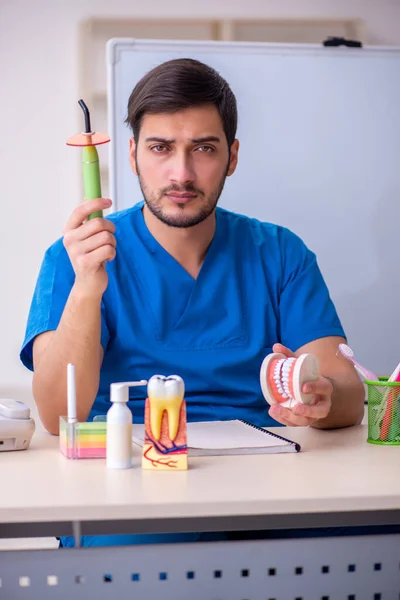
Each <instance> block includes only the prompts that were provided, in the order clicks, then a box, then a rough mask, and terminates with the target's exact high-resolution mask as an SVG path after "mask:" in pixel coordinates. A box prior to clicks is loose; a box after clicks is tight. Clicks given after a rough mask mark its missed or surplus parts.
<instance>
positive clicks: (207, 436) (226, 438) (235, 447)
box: [132, 421, 300, 456]
mask: <svg viewBox="0 0 400 600" xmlns="http://www.w3.org/2000/svg"><path fill="white" fill-rule="evenodd" d="M143 435H144V426H143V425H133V432H132V440H133V442H134V443H135V444H137V445H139V446H142V445H143ZM187 438H188V454H189V456H221V455H225V454H274V453H278V452H299V451H300V445H299V444H297V443H296V442H292V441H291V440H287V439H286V438H284V437H283V436H281V435H277V434H276V433H272V432H271V431H268V430H267V429H263V428H262V427H258V426H257V425H252V424H251V423H248V422H247V421H207V422H198V423H188V424H187Z"/></svg>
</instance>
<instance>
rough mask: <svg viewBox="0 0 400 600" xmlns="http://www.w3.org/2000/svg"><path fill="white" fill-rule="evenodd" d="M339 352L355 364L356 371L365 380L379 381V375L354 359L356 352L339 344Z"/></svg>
mask: <svg viewBox="0 0 400 600" xmlns="http://www.w3.org/2000/svg"><path fill="white" fill-rule="evenodd" d="M338 351H339V352H340V354H341V355H342V356H344V357H345V358H347V359H348V360H349V361H350V362H352V363H353V365H354V368H355V369H356V371H357V372H358V373H359V374H360V375H361V376H362V378H363V379H368V380H370V381H378V379H379V378H378V375H376V374H375V373H373V372H372V371H370V370H369V369H367V368H366V367H363V366H362V365H360V363H359V362H357V361H356V359H355V358H354V352H353V350H352V349H351V348H350V346H348V345H347V344H339V347H338Z"/></svg>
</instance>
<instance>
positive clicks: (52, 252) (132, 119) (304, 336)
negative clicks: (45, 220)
mask: <svg viewBox="0 0 400 600" xmlns="http://www.w3.org/2000/svg"><path fill="white" fill-rule="evenodd" d="M127 124H128V125H129V127H130V128H131V130H132V138H131V140H130V149H129V160H130V164H131V167H132V171H133V175H132V176H136V177H138V180H139V183H140V187H141V191H142V198H132V207H131V208H129V209H127V210H123V211H120V212H115V213H112V214H110V215H109V216H108V217H105V218H96V219H93V220H89V221H88V220H87V216H88V215H89V214H90V213H92V212H94V211H97V210H100V209H103V210H104V209H109V208H110V207H111V206H112V201H111V200H110V199H106V198H98V199H95V200H90V201H87V202H84V203H79V205H78V206H77V207H76V208H75V210H74V211H73V212H72V214H71V216H70V218H69V219H68V222H67V223H66V225H65V229H64V232H63V236H62V238H60V239H59V240H57V241H56V242H55V243H54V244H53V245H52V246H51V247H50V248H49V249H48V250H47V252H46V254H45V256H44V260H43V263H42V266H41V269H40V273H39V276H38V280H37V284H36V288H35V291H34V295H33V299H32V304H31V308H30V313H29V318H28V323H27V328H26V336H25V340H24V342H23V347H22V350H21V360H22V362H23V363H24V365H26V366H27V367H28V368H29V369H31V370H33V371H34V375H33V395H34V398H35V402H36V404H37V407H38V410H39V414H40V417H41V419H42V421H43V424H44V426H45V427H46V429H47V430H48V431H49V432H51V433H53V434H55V435H57V434H58V432H59V431H58V422H59V416H60V415H64V414H66V372H67V369H66V366H67V363H69V362H73V363H74V364H75V368H76V380H77V410H78V419H79V420H80V421H85V420H91V419H93V417H94V416H95V415H104V414H105V413H106V412H107V410H108V408H109V406H110V384H111V383H112V382H115V381H128V380H136V379H149V378H150V377H151V376H152V375H154V374H155V373H163V374H165V375H168V374H173V373H176V374H179V375H180V376H181V377H183V379H184V381H185V390H186V393H185V398H186V402H187V412H188V420H189V421H200V420H201V421H206V420H223V419H246V420H247V421H250V422H252V423H255V424H257V425H262V426H273V425H275V426H276V425H277V424H282V425H290V426H311V427H317V428H320V429H329V428H337V427H347V426H351V425H354V424H356V423H359V422H360V420H361V418H362V415H363V399H364V391H363V387H362V384H361V382H360V380H359V378H358V376H357V374H356V372H355V370H354V368H353V367H352V365H351V364H350V363H349V362H348V361H341V360H338V359H337V358H336V349H337V346H338V343H340V342H343V341H345V333H344V331H343V328H342V326H341V323H340V320H339V317H338V315H337V313H336V310H335V307H334V305H333V303H332V300H331V298H330V295H329V291H328V289H327V286H326V284H325V282H324V279H323V276H322V274H321V272H320V269H319V267H318V264H317V260H316V256H315V254H314V253H313V252H312V251H311V250H310V249H308V248H307V246H306V245H305V244H304V242H303V241H302V240H301V239H300V238H299V237H298V236H297V235H296V234H295V233H293V232H291V231H289V230H288V229H286V228H285V227H281V226H279V225H274V224H271V223H268V222H261V221H259V220H256V219H253V218H249V217H246V216H243V215H240V214H235V213H233V212H230V211H227V210H223V209H222V208H219V207H218V206H217V204H218V199H219V197H220V195H221V193H222V191H223V188H224V183H225V180H226V178H227V177H230V176H231V175H233V173H234V172H235V170H236V168H237V165H238V156H239V141H238V140H237V139H236V126H237V106H236V99H235V96H234V94H233V93H232V91H231V89H230V87H229V85H228V83H227V82H226V81H225V80H224V79H223V78H222V77H221V76H220V75H219V74H218V73H217V72H216V71H215V70H214V69H212V68H211V67H209V66H207V65H205V64H203V63H201V62H198V61H196V60H191V59H176V60H171V61H168V62H166V63H163V64H161V65H159V66H157V67H156V68H155V69H153V70H152V71H150V72H149V73H147V74H146V75H145V76H144V77H143V78H142V79H141V80H140V81H139V82H138V83H137V85H136V87H135V88H134V90H133V91H132V94H131V96H130V98H129V102H128V110H127ZM265 143H266V144H268V140H267V139H266V140H265ZM288 176H290V174H288ZM249 177H251V173H249ZM259 195H260V199H259V201H260V202H264V204H265V212H266V213H267V212H268V203H269V202H274V201H275V200H274V198H266V197H265V196H264V192H263V190H262V189H260V191H259ZM245 205H246V198H245V197H244V198H243V206H245ZM273 350H274V351H280V352H284V353H285V354H286V355H287V356H291V355H292V353H294V355H296V356H297V355H299V354H301V353H303V352H312V353H313V354H315V355H316V356H317V357H318V359H319V361H320V366H321V373H322V375H321V377H320V378H319V379H318V380H317V381H316V382H315V383H314V384H312V386H310V387H311V390H310V391H312V392H313V393H314V401H313V403H312V405H311V406H305V405H298V406H297V407H296V408H295V409H294V410H293V411H290V410H288V409H285V408H283V407H280V406H276V405H275V406H271V407H270V406H269V405H268V404H267V403H266V401H265V400H264V398H263V396H262V393H261V389H260V385H259V370H260V365H261V362H262V360H263V358H264V357H265V356H266V355H267V354H268V353H270V352H271V351H273ZM145 394H146V388H135V389H132V390H131V391H130V400H129V407H130V409H131V411H132V414H133V419H134V420H135V421H136V422H140V421H143V414H144V401H145ZM210 536H211V534H210ZM206 538H207V536H206V535H203V536H200V535H198V534H193V535H192V534H177V535H176V536H175V537H174V536H171V535H168V536H165V535H164V536H162V535H159V536H106V537H105V536H94V537H93V536H89V537H83V539H82V540H81V541H82V544H83V545H102V544H114V543H115V544H125V543H136V542H138V541H139V542H146V541H160V540H165V539H168V541H172V540H173V539H176V540H179V541H182V540H187V539H206ZM73 544H74V539H73V538H62V540H61V545H63V546H68V545H73Z"/></svg>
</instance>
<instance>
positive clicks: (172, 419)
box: [149, 396, 183, 442]
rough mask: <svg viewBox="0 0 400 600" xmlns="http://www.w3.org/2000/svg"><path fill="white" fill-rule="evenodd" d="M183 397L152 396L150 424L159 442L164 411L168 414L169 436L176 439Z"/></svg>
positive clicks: (150, 398)
mask: <svg viewBox="0 0 400 600" xmlns="http://www.w3.org/2000/svg"><path fill="white" fill-rule="evenodd" d="M182 401H183V398H182V397H180V396H176V397H175V398H174V397H172V398H160V397H157V396H156V397H154V396H153V397H150V396H149V403H150V425H151V431H152V434H153V436H154V439H155V440H156V441H157V442H158V440H159V439H160V436H161V422H162V417H163V414H164V411H165V410H166V411H167V414H168V429H169V437H170V439H171V440H172V441H173V440H175V438H176V436H177V434H178V429H179V417H180V411H181V404H182Z"/></svg>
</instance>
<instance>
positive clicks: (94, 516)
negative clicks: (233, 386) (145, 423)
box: [0, 425, 400, 600]
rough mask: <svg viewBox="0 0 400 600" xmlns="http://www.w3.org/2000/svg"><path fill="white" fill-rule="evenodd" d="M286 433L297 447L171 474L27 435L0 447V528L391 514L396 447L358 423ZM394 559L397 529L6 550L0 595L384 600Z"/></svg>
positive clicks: (33, 530)
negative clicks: (84, 455)
mask: <svg viewBox="0 0 400 600" xmlns="http://www.w3.org/2000/svg"><path fill="white" fill-rule="evenodd" d="M277 431H280V432H282V429H279V430H277ZM284 432H285V435H286V436H288V437H290V438H292V439H293V440H295V441H297V442H299V443H300V444H301V445H302V452H300V453H299V454H276V455H263V456H261V455H259V456H241V457H203V458H195V459H192V460H191V461H190V470H189V471H188V472H177V473H166V472H159V473H157V472H154V471H142V470H141V468H140V467H139V449H136V458H135V467H134V468H133V469H130V470H127V471H111V470H107V468H106V466H105V461H104V460H80V461H69V460H67V459H65V458H64V456H62V455H61V453H60V452H59V451H58V438H55V437H52V436H50V435H48V434H46V433H44V432H41V433H37V434H36V435H35V436H34V438H33V441H32V446H31V448H30V449H29V450H28V451H26V452H13V453H7V454H6V453H2V454H1V455H0V469H1V477H2V486H1V494H0V537H1V536H3V537H13V536H15V537H18V536H23V537H26V536H29V535H31V536H35V535H37V536H49V535H71V534H75V535H76V536H79V535H80V534H104V533H129V532H132V533H133V532H138V533H140V532H147V533H152V532H170V531H202V530H204V531H205V530H210V531H212V530H213V531H218V530H252V529H253V530H256V529H274V528H279V529H285V528H288V527H290V528H292V527H293V528H296V527H297V528H299V527H301V528H302V527H311V528H312V527H329V526H334V525H364V524H370V525H382V524H399V523H400V477H399V472H400V448H398V447H381V446H373V445H369V444H367V442H366V441H365V440H366V433H367V431H366V427H365V426H363V425H360V426H358V427H353V428H349V429H343V430H338V431H318V430H313V429H310V428H307V429H285V430H284ZM399 567H400V535H398V534H397V535H363V536H360V537H342V538H340V537H339V538H338V537H333V538H329V537H324V538H304V539H279V540H268V539H264V540H245V541H235V542H232V541H230V542H210V543H197V544H193V543H192V544H158V545H147V546H127V547H122V546H121V547H119V546H117V547H114V548H112V549H111V548H108V547H104V548H82V549H69V550H68V549H64V550H58V549H57V550H35V551H32V550H31V551H8V552H0V597H1V598H5V599H6V600H7V599H8V598H10V599H12V600H20V599H25V598H27V597H32V598H39V597H40V598H42V599H43V600H45V599H50V598H51V599H53V598H54V599H57V600H64V599H65V600H70V598H71V597H73V598H74V600H80V599H89V598H96V600H102V599H104V600H106V599H108V598H109V597H110V592H111V593H113V594H115V593H118V594H119V596H120V597H121V598H128V597H129V598H130V597H134V598H136V599H143V600H144V599H146V600H148V599H149V598H158V597H162V598H163V599H164V600H187V599H188V598H190V599H191V600H216V599H218V600H245V599H246V600H247V599H251V600H266V599H267V600H270V599H273V600H293V599H294V598H301V599H302V600H314V599H318V600H320V599H321V598H324V599H326V598H329V600H339V599H343V598H356V599H357V600H358V599H360V600H361V599H362V600H367V599H374V600H375V599H380V600H386V598H391V599H392V598H393V599H394V598H398V597H399V593H400V568H399ZM27 583H28V584H29V587H30V589H29V590H27V589H26V588H25V584H27ZM82 584H83V585H82Z"/></svg>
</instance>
